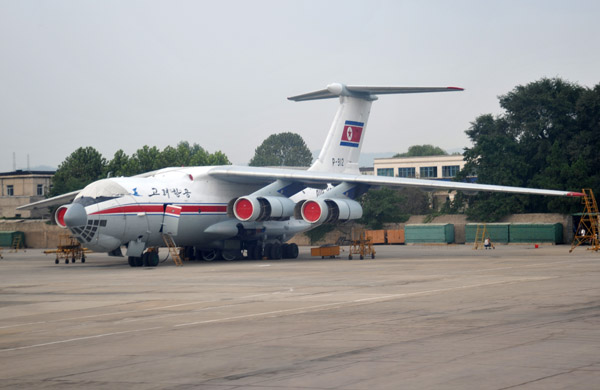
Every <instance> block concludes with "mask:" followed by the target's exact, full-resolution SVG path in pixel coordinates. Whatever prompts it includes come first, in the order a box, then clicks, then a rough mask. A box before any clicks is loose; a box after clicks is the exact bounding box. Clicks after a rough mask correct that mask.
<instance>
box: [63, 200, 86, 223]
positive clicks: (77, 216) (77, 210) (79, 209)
mask: <svg viewBox="0 0 600 390" xmlns="http://www.w3.org/2000/svg"><path fill="white" fill-rule="evenodd" d="M64 221H65V225H67V226H68V227H76V226H83V225H85V224H86V223H87V213H86V212H85V207H83V206H82V205H80V204H79V203H73V204H72V205H71V206H70V207H69V209H68V210H67V212H66V213H65V216H64Z"/></svg>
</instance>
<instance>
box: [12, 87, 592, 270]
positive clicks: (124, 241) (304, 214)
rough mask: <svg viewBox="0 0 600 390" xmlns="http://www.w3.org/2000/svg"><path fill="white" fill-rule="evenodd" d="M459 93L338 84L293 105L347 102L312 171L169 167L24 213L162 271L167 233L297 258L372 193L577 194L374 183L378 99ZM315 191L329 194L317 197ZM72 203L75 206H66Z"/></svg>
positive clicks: (230, 252) (209, 247) (193, 251)
mask: <svg viewBox="0 0 600 390" xmlns="http://www.w3.org/2000/svg"><path fill="white" fill-rule="evenodd" d="M462 90H463V89H462V88H455V87H439V88H438V87H373V86H351V85H343V84H330V85H328V86H327V87H326V88H325V89H322V90H319V91H315V92H310V93H306V94H302V95H298V96H293V97H290V98H288V99H289V100H293V101H305V100H316V99H330V98H339V102H340V105H339V108H338V110H337V113H336V115H335V117H334V120H333V123H332V125H331V127H330V129H329V133H328V134H327V138H326V140H325V144H324V146H323V148H322V150H321V152H320V154H319V157H318V158H317V160H316V161H315V162H314V163H313V164H312V166H311V167H310V168H308V170H296V169H289V168H288V169H285V168H281V169H279V168H258V167H248V166H232V165H226V166H206V167H204V166H202V167H174V168H164V169H160V170H157V171H153V172H148V173H145V174H142V175H138V176H133V177H114V178H106V179H102V180H99V181H96V182H94V183H91V184H90V185H88V186H87V187H85V188H84V189H83V190H80V191H75V192H71V193H68V194H64V195H61V196H58V197H54V198H50V199H46V200H42V201H40V202H36V203H32V204H29V205H26V206H21V207H20V208H21V209H33V208H39V207H48V206H58V205H61V204H62V206H60V207H59V208H58V209H57V211H56V214H55V220H56V223H57V224H58V225H59V226H61V227H63V228H67V229H69V230H70V232H71V234H72V235H73V236H74V237H75V238H77V240H78V241H79V242H81V243H82V244H83V245H84V246H85V247H87V248H89V249H91V250H93V251H95V252H107V253H108V254H109V255H111V256H123V255H122V250H121V248H122V247H125V248H126V253H125V255H126V256H127V257H128V260H129V265H131V266H132V267H139V266H156V265H157V264H158V263H159V260H158V251H157V248H158V247H164V246H165V244H164V241H163V234H166V235H170V236H171V237H172V238H173V239H174V241H175V242H176V243H177V246H180V247H183V248H185V253H186V255H187V256H189V257H195V258H201V259H204V260H213V259H216V258H224V259H226V260H232V259H235V258H239V257H242V256H244V255H245V256H246V257H248V258H252V259H259V258H263V256H264V257H267V258H270V259H280V258H282V257H284V258H296V257H297V256H298V247H297V245H296V244H287V243H286V242H287V241H288V240H289V239H290V238H291V237H292V236H294V235H295V234H297V233H300V232H304V231H307V230H309V229H311V228H314V227H316V226H319V225H321V224H324V223H328V222H335V221H348V220H354V219H358V218H360V217H361V216H362V207H361V205H360V203H359V202H358V201H357V200H356V199H357V197H359V196H360V195H361V194H363V193H365V192H366V191H367V190H368V189H369V188H371V187H381V186H388V187H397V188H399V187H418V188H424V189H427V190H463V191H468V192H477V191H494V192H506V193H520V194H538V195H554V196H581V195H582V194H580V193H577V192H567V191H556V190H546V189H533V188H520V187H508V186H499V185H485V184H474V183H461V182H449V181H435V180H422V179H413V178H399V177H383V176H365V175H361V174H360V173H359V169H358V158H359V154H360V150H361V146H362V144H363V142H364V139H365V135H366V130H367V121H368V119H369V113H370V109H371V104H372V103H373V101H375V100H377V97H378V95H384V94H405V93H425V92H457V91H462ZM313 189H321V190H323V189H327V191H314V190H313ZM67 202H70V203H68V204H65V203H67Z"/></svg>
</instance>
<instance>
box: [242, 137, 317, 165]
mask: <svg viewBox="0 0 600 390" xmlns="http://www.w3.org/2000/svg"><path fill="white" fill-rule="evenodd" d="M311 162H312V153H311V152H310V150H309V149H308V147H307V146H306V143H304V140H303V139H302V137H301V136H299V135H298V134H295V133H289V132H288V133H279V134H272V135H270V136H269V137H267V139H265V140H264V141H263V143H262V144H260V146H259V147H257V148H256V150H255V152H254V157H252V159H251V160H250V163H249V164H248V165H250V166H253V167H265V166H288V167H307V166H309V165H310V164H311Z"/></svg>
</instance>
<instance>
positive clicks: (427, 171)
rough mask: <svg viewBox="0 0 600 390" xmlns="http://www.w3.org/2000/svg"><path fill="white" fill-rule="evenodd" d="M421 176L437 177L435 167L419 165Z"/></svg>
mask: <svg viewBox="0 0 600 390" xmlns="http://www.w3.org/2000/svg"><path fill="white" fill-rule="evenodd" d="M420 174H421V177H422V178H424V177H428V178H436V177H437V167H421V170H420Z"/></svg>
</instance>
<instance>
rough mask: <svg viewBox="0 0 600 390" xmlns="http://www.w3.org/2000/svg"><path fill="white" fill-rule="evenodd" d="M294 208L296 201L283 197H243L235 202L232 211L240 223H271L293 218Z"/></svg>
mask: <svg viewBox="0 0 600 390" xmlns="http://www.w3.org/2000/svg"><path fill="white" fill-rule="evenodd" d="M230 204H231V203H230ZM294 206H295V203H294V201H292V200H291V199H289V198H285V197H282V196H259V197H253V196H242V197H240V198H237V199H236V200H235V202H234V203H233V206H232V209H233V210H232V211H233V215H234V216H235V217H236V218H237V219H239V220H240V221H244V222H245V221H270V220H279V219H284V218H288V217H291V216H292V215H294Z"/></svg>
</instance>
